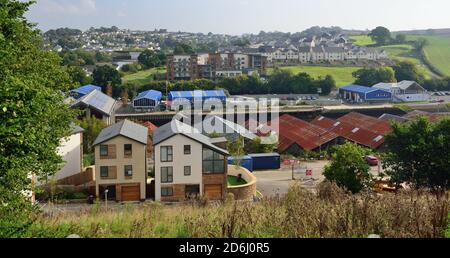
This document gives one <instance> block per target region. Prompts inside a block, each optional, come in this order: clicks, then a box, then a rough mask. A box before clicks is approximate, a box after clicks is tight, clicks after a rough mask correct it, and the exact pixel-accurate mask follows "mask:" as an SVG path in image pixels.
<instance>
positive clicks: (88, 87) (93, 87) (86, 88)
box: [70, 84, 102, 95]
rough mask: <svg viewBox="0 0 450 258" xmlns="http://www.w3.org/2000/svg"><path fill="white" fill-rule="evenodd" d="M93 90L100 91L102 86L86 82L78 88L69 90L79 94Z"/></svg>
mask: <svg viewBox="0 0 450 258" xmlns="http://www.w3.org/2000/svg"><path fill="white" fill-rule="evenodd" d="M93 90H98V91H102V87H100V86H96V85H92V84H88V85H84V86H81V87H79V88H76V89H73V90H71V91H70V92H73V93H78V94H81V95H86V94H88V93H89V92H91V91H93Z"/></svg>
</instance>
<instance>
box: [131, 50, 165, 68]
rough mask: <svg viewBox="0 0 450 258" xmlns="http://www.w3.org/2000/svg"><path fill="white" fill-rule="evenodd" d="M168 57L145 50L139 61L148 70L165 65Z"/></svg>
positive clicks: (161, 53)
mask: <svg viewBox="0 0 450 258" xmlns="http://www.w3.org/2000/svg"><path fill="white" fill-rule="evenodd" d="M165 60H166V55H165V54H164V53H163V52H155V51H153V50H149V49H147V50H144V51H143V52H142V53H141V54H140V55H139V57H138V61H139V63H140V64H142V65H143V66H144V67H145V68H146V69H149V68H153V67H159V66H161V65H163V64H164V63H165Z"/></svg>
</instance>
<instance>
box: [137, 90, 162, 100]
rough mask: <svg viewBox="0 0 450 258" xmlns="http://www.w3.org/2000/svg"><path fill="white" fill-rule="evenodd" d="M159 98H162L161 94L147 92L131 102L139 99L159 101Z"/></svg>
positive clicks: (151, 91) (153, 91)
mask: <svg viewBox="0 0 450 258" xmlns="http://www.w3.org/2000/svg"><path fill="white" fill-rule="evenodd" d="M161 98H162V93H161V92H160V91H156V90H148V91H144V92H141V93H140V94H139V95H138V96H137V97H136V98H134V99H133V101H135V100H140V99H152V100H156V101H160V100H161Z"/></svg>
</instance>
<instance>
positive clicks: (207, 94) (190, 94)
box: [169, 90, 226, 99]
mask: <svg viewBox="0 0 450 258" xmlns="http://www.w3.org/2000/svg"><path fill="white" fill-rule="evenodd" d="M213 97H216V98H226V94H225V91H224V90H205V91H201V90H196V91H171V92H169V99H175V98H186V99H192V98H213Z"/></svg>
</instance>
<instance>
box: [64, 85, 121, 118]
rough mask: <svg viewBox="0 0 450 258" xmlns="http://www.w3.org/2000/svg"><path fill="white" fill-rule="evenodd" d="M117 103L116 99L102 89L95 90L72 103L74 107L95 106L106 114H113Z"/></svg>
mask: <svg viewBox="0 0 450 258" xmlns="http://www.w3.org/2000/svg"><path fill="white" fill-rule="evenodd" d="M115 103H116V100H114V99H113V98H111V97H110V96H108V95H106V94H104V93H103V92H101V91H98V90H93V91H91V92H90V93H89V94H87V95H85V96H83V97H81V98H80V99H79V100H78V101H77V102H75V103H74V104H73V105H72V107H88V108H90V107H93V108H94V109H96V110H98V111H100V112H102V113H104V114H106V115H111V113H112V111H113V110H114V105H115Z"/></svg>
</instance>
